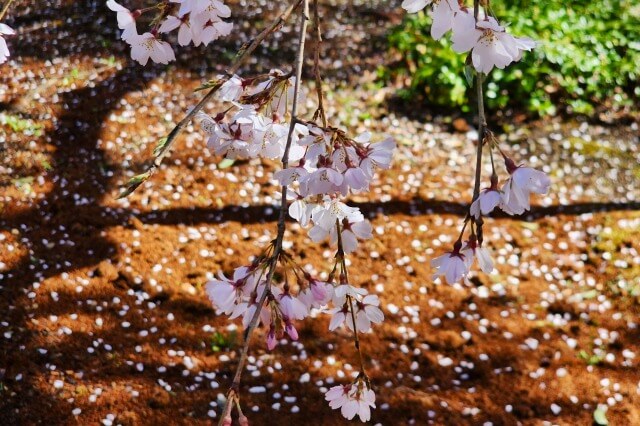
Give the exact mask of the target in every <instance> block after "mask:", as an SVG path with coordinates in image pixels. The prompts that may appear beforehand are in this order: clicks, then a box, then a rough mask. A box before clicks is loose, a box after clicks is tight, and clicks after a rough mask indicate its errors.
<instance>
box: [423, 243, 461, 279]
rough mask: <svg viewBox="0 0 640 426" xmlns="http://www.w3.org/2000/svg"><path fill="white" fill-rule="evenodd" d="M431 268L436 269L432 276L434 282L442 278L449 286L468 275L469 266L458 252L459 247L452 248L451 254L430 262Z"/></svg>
mask: <svg viewBox="0 0 640 426" xmlns="http://www.w3.org/2000/svg"><path fill="white" fill-rule="evenodd" d="M431 267H433V268H436V273H435V274H434V275H433V279H434V280H435V279H436V278H438V277H439V276H444V277H445V278H446V280H447V283H449V284H454V283H456V282H458V281H460V280H461V279H462V278H463V277H465V276H466V275H467V274H468V273H469V265H468V263H467V261H465V256H464V254H462V253H461V252H460V247H459V246H458V247H457V248H454V250H453V251H452V252H448V253H445V254H443V255H442V256H440V257H436V258H435V259H433V260H431Z"/></svg>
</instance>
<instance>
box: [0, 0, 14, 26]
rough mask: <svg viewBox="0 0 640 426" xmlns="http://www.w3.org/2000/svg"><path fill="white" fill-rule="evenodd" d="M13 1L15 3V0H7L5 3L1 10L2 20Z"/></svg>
mask: <svg viewBox="0 0 640 426" xmlns="http://www.w3.org/2000/svg"><path fill="white" fill-rule="evenodd" d="M11 3H13V0H7V2H6V3H5V4H4V7H3V8H2V11H0V21H2V18H4V15H5V14H6V13H7V10H9V6H11Z"/></svg>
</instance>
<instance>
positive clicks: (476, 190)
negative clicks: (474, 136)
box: [473, 73, 487, 201]
mask: <svg viewBox="0 0 640 426" xmlns="http://www.w3.org/2000/svg"><path fill="white" fill-rule="evenodd" d="M483 82H484V74H482V73H478V75H477V77H476V88H477V96H478V147H477V152H476V180H475V183H474V186H473V201H475V200H476V198H478V196H479V195H480V179H481V178H482V145H483V144H484V134H485V132H486V128H487V120H486V118H485V115H484V94H483V90H482V84H483Z"/></svg>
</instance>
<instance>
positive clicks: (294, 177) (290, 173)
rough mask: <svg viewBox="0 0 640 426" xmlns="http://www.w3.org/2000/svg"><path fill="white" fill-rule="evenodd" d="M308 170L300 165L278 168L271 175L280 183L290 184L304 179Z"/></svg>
mask: <svg viewBox="0 0 640 426" xmlns="http://www.w3.org/2000/svg"><path fill="white" fill-rule="evenodd" d="M308 174H309V172H308V171H307V169H305V168H304V167H301V166H296V167H289V168H286V169H283V170H278V171H277V172H275V173H274V174H273V177H274V178H275V179H276V180H277V181H278V182H279V183H280V185H283V186H284V185H291V184H292V183H293V182H296V181H299V180H300V179H304V178H305V177H306V176H307V175H308Z"/></svg>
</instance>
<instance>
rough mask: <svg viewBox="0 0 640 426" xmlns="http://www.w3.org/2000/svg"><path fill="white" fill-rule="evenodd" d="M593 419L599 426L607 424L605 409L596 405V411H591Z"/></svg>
mask: <svg viewBox="0 0 640 426" xmlns="http://www.w3.org/2000/svg"><path fill="white" fill-rule="evenodd" d="M593 421H594V422H596V424H598V425H601V426H606V425H608V424H609V420H608V419H607V410H606V409H604V408H601V406H598V408H597V409H596V411H594V412H593Z"/></svg>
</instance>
